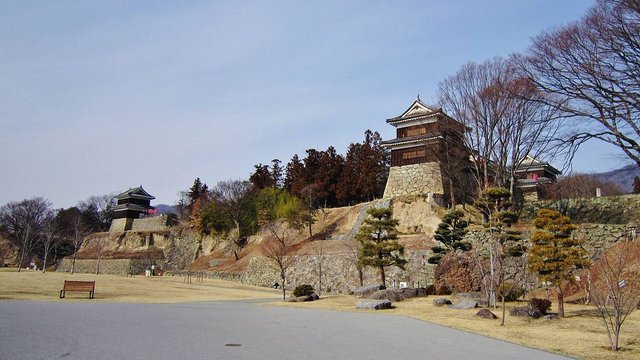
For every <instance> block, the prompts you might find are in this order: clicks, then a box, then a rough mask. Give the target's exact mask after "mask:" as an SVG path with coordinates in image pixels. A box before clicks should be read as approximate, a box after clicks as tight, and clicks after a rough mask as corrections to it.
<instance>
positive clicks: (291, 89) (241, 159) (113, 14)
mask: <svg viewBox="0 0 640 360" xmlns="http://www.w3.org/2000/svg"><path fill="white" fill-rule="evenodd" d="M592 3H593V2H592V1H580V0H563V1H552V0H548V1H547V0H536V1H534V0H532V1H451V0H449V1H367V2H355V1H319V2H311V1H184V2H183V1H97V0H93V1H4V2H2V3H0V72H1V74H2V80H1V81H0V154H2V155H1V156H0V169H2V171H1V172H0V185H1V186H0V204H4V203H6V202H8V201H12V200H22V199H24V198H29V197H33V196H44V197H46V198H48V199H50V200H51V201H52V202H53V203H54V205H55V206H57V207H62V206H64V207H68V206H71V205H74V204H75V203H76V202H77V201H79V200H83V199H85V198H87V197H88V196H90V195H99V194H105V193H110V192H119V191H122V190H126V189H127V188H129V187H131V186H138V185H141V184H142V185H143V186H144V187H145V189H147V190H148V191H149V192H150V193H151V194H153V195H155V196H156V198H157V200H156V201H155V203H168V204H171V203H174V202H175V200H176V199H177V192H178V191H180V190H184V189H187V188H188V187H189V186H190V185H191V183H192V182H193V179H194V178H195V177H200V178H201V179H202V180H203V181H204V182H206V183H207V184H209V185H215V183H216V182H218V181H220V180H226V179H238V178H247V177H248V175H249V174H250V173H251V171H252V170H253V165H254V164H257V163H268V162H270V161H271V159H273V158H279V159H281V160H282V161H283V162H285V163H286V162H287V161H288V160H289V159H290V158H291V156H292V155H293V154H294V153H298V154H301V155H302V154H304V151H305V149H307V148H317V149H326V147H327V146H329V145H334V146H335V147H336V149H337V150H338V152H340V153H344V152H345V151H346V148H347V146H348V144H349V143H350V142H355V141H361V140H362V138H363V133H364V131H365V130H366V129H368V128H370V129H372V130H375V131H379V132H380V133H381V134H382V136H383V138H385V139H386V138H391V137H393V128H392V127H390V126H388V125H386V123H385V119H387V118H390V117H393V116H396V115H398V114H400V113H401V112H402V111H404V110H405V109H406V107H407V106H409V105H410V103H411V102H412V101H413V100H414V99H415V97H416V95H417V94H420V97H421V98H422V100H423V101H425V102H430V103H433V102H435V99H436V89H437V86H438V82H440V81H441V80H443V79H444V78H446V77H447V76H450V75H453V74H454V73H455V72H456V71H457V70H458V69H459V68H460V66H461V65H463V64H464V63H466V62H469V61H476V62H481V61H484V60H487V59H489V58H492V57H494V56H508V55H509V54H510V53H512V52H517V51H522V50H524V49H526V47H527V46H528V44H529V41H530V39H531V38H532V37H534V36H535V35H537V34H539V33H540V32H541V31H543V30H545V29H550V28H553V27H555V26H559V25H563V24H566V23H568V22H571V21H575V20H577V19H579V18H580V17H581V16H582V15H583V14H584V13H585V11H586V10H587V8H588V7H590V6H591V5H592ZM612 153H613V150H611V149H609V148H608V147H606V146H604V145H600V144H598V146H591V147H590V148H585V149H584V150H583V151H582V153H581V154H579V156H578V157H577V158H576V161H575V162H574V169H575V170H579V171H605V170H610V169H612V168H616V167H619V166H622V165H623V163H622V162H621V161H618V160H615V159H614V155H613V154H612Z"/></svg>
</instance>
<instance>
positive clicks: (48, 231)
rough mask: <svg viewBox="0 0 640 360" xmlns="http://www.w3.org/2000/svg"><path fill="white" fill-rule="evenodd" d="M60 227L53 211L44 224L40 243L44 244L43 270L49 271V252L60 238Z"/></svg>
mask: <svg viewBox="0 0 640 360" xmlns="http://www.w3.org/2000/svg"><path fill="white" fill-rule="evenodd" d="M59 233H60V228H59V227H58V224H57V223H56V221H55V217H54V216H53V213H51V214H50V216H48V217H47V218H46V219H45V221H44V223H43V226H42V237H41V239H40V244H41V245H42V272H43V273H44V272H46V271H47V260H48V257H49V253H50V252H51V250H53V249H54V247H55V246H56V242H57V241H58V239H59Z"/></svg>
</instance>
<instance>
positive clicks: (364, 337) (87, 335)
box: [0, 301, 563, 360]
mask: <svg viewBox="0 0 640 360" xmlns="http://www.w3.org/2000/svg"><path fill="white" fill-rule="evenodd" d="M59 358H63V359H97V360H101V359H118V360H121V359H152V360H163V359H190V360H196V359H207V360H209V359H225V360H226V359H273V360H286V359H296V360H298V359H304V360H312V359H367V360H373V359H474V360H477V359H492V360H498V359H536V360H541V359H562V358H563V357H560V356H557V355H554V354H550V353H547V352H543V351H538V350H534V349H530V348H526V347H522V346H517V345H513V344H510V343H506V342H503V341H499V340H494V339H490V338H487V337H484V336H480V335H474V334H470V333H466V332H463V331H458V330H453V329H450V328H447V327H443V326H439V325H434V324H430V323H427V322H423V321H418V320H414V319H410V318H406V317H402V316H391V315H383V314H378V313H348V312H332V311H322V310H306V309H295V308H287V307H277V306H269V305H263V304H258V303H252V302H237V301H235V302H211V303H191V304H123V303H92V302H90V301H87V302H66V301H53V302H33V301H0V359H3V360H5V359H6V360H14V359H30V360H31V359H59Z"/></svg>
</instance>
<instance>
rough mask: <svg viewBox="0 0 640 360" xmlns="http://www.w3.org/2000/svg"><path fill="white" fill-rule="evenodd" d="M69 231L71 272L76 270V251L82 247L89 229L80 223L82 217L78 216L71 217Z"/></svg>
mask: <svg viewBox="0 0 640 360" xmlns="http://www.w3.org/2000/svg"><path fill="white" fill-rule="evenodd" d="M72 226H73V229H72V232H71V245H72V246H73V257H72V259H71V274H73V273H75V271H76V259H77V257H78V251H80V248H81V247H82V244H83V243H84V240H85V239H86V237H87V236H89V234H90V231H89V230H88V228H87V227H86V226H85V225H84V224H83V223H82V219H81V218H80V217H79V216H78V217H76V218H74V219H73V222H72Z"/></svg>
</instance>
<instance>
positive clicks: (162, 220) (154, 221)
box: [131, 215, 169, 231]
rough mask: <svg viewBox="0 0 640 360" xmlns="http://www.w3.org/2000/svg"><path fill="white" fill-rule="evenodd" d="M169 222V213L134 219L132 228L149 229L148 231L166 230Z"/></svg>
mask: <svg viewBox="0 0 640 360" xmlns="http://www.w3.org/2000/svg"><path fill="white" fill-rule="evenodd" d="M168 222H169V217H168V216H167V215H160V216H154V217H148V218H142V219H133V223H132V224H131V230H148V231H154V230H155V231H159V230H165V229H166V228H167V225H168Z"/></svg>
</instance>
